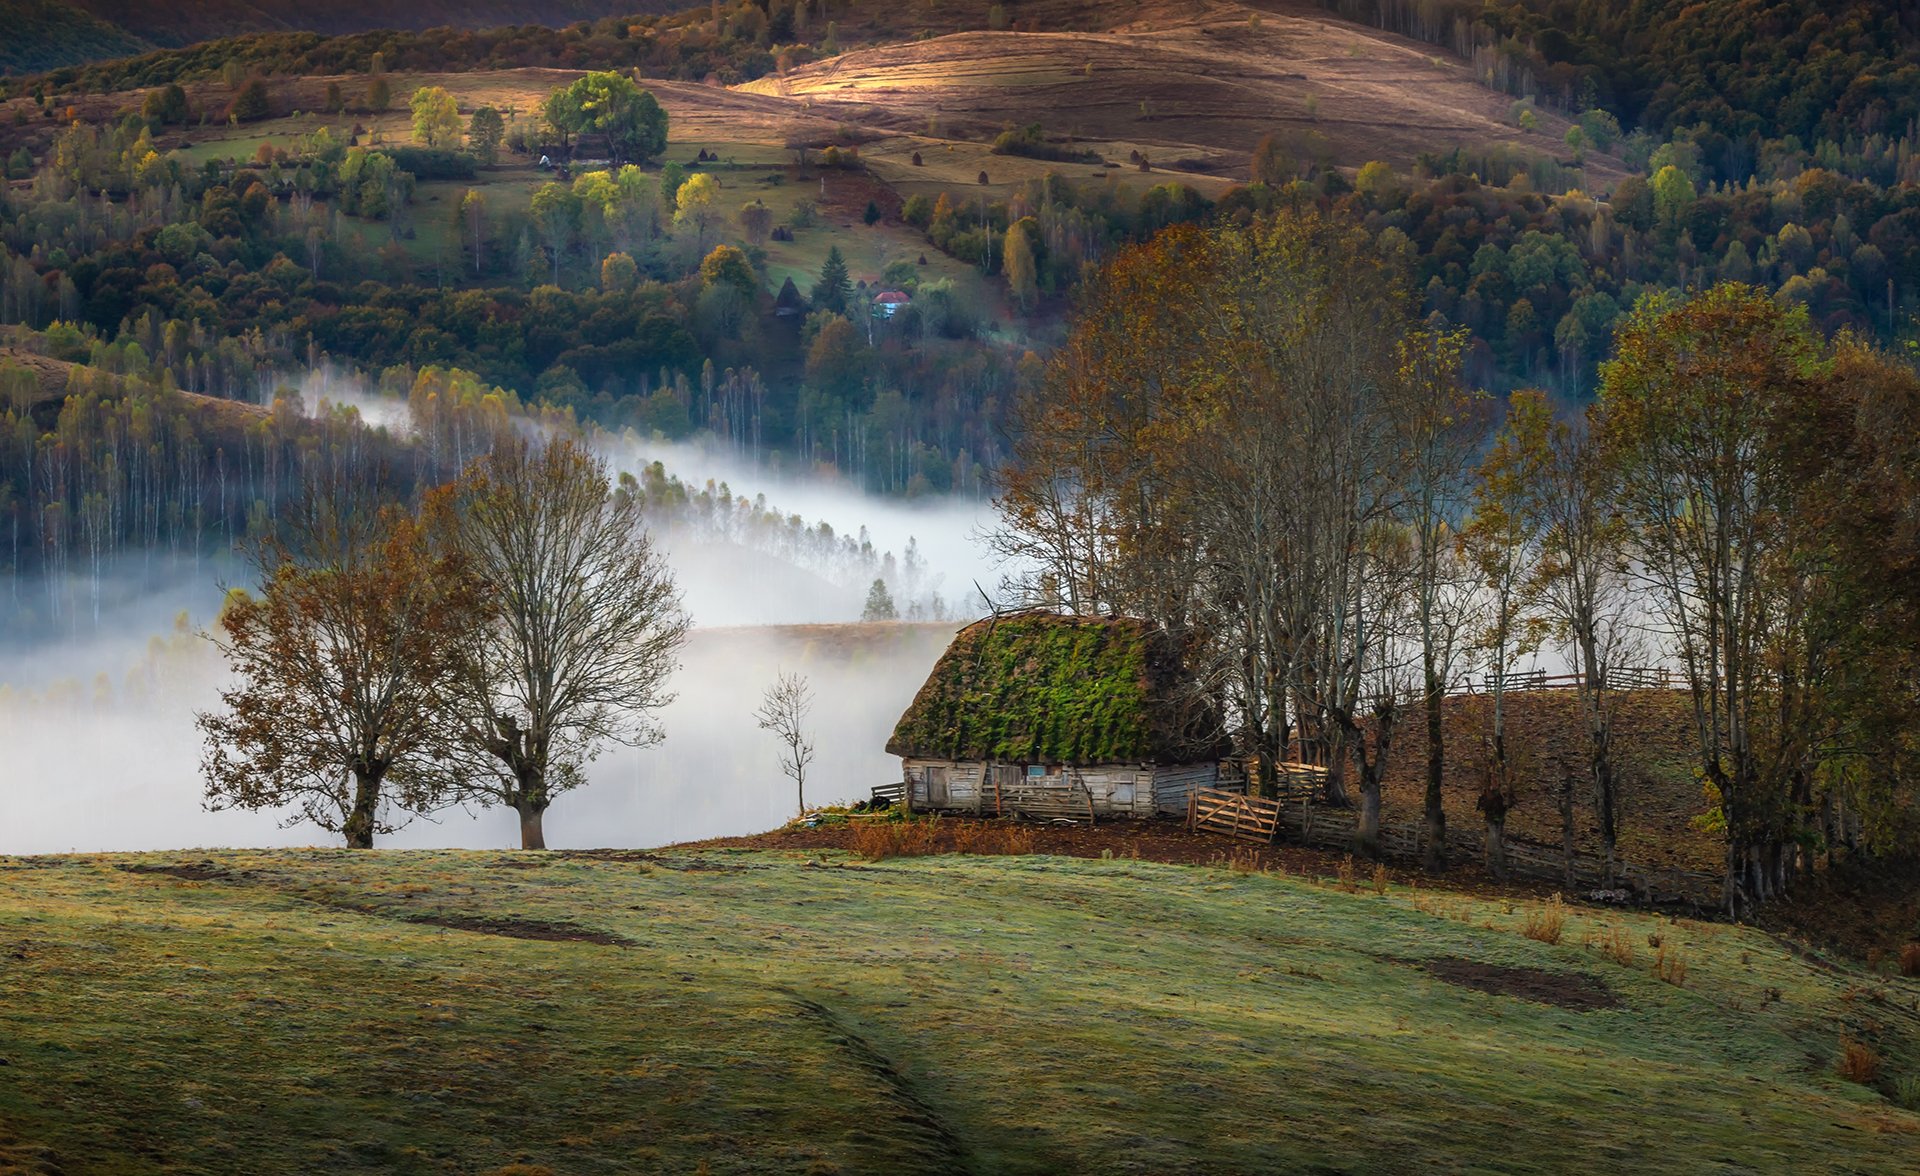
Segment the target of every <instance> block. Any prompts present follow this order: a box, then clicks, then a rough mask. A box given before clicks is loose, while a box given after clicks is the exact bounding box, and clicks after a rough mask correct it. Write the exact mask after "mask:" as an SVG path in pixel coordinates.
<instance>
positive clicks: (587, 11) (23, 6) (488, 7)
mask: <svg viewBox="0 0 1920 1176" xmlns="http://www.w3.org/2000/svg"><path fill="white" fill-rule="evenodd" d="M677 7H680V5H679V4H678V3H677V2H676V0H416V2H415V3H411V4H389V3H382V2H380V0H332V2H330V3H324V4H308V3H299V2H298V0H204V2H202V0H159V2H147V0H0V27H4V28H5V29H6V30H7V35H6V36H5V37H4V38H0V70H6V71H10V72H14V73H28V72H35V71H39V70H48V69H58V68H60V67H61V66H67V65H78V64H81V63H84V62H89V61H101V60H105V59H108V58H114V57H125V56H129V55H132V54H135V53H140V52H143V51H146V50H150V49H159V48H174V47H178V46H182V45H192V44H196V43H198V42H201V41H210V40H214V39H216V38H220V37H231V36H236V35H239V34H245V33H264V32H313V33H324V34H327V35H337V34H344V33H358V32H365V31H368V30H371V29H430V28H440V27H453V28H466V29H480V28H494V27H497V26H502V25H528V24H532V25H549V26H556V27H557V26H560V25H567V24H572V23H574V22H576V21H583V20H596V19H599V18H601V17H607V16H620V15H626V14H630V13H636V12H665V11H669V10H671V9H674V8H677Z"/></svg>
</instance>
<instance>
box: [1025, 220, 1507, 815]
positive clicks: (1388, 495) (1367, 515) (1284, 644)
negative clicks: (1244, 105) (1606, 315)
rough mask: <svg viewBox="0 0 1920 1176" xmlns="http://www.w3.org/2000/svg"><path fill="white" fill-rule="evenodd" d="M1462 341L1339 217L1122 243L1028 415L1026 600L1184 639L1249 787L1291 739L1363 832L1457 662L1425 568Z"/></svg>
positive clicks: (1463, 449)
mask: <svg viewBox="0 0 1920 1176" xmlns="http://www.w3.org/2000/svg"><path fill="white" fill-rule="evenodd" d="M1459 346H1460V340H1459V337H1458V336H1457V335H1456V334H1453V333H1451V332H1446V331H1436V330H1430V329H1428V328H1427V327H1426V326H1425V325H1424V324H1422V323H1421V322H1420V321H1419V320H1417V319H1415V318H1414V317H1413V314H1412V305H1411V300H1410V298H1409V296H1408V293H1407V288H1406V283H1405V275H1404V274H1403V273H1402V272H1401V270H1400V269H1399V267H1398V265H1397V263H1396V262H1395V261H1394V260H1393V259H1391V258H1389V257H1386V256H1384V255H1382V253H1381V252H1380V250H1379V249H1378V248H1376V246H1375V244H1374V241H1373V239H1372V238H1371V237H1370V236H1369V235H1368V234H1367V233H1366V232H1365V231H1364V230H1363V229H1361V228H1359V227H1358V226H1357V225H1353V224H1351V223H1348V222H1345V221H1343V220H1340V219H1337V218H1328V217H1323V216H1320V215H1318V214H1316V213H1313V212H1301V213H1286V214H1282V215H1280V216H1277V217H1275V218H1272V219H1270V220H1264V221H1259V222H1256V223H1255V224H1253V225H1251V226H1247V227H1232V226H1228V227H1221V228H1217V229H1213V230H1202V229H1198V228H1193V227H1176V228H1172V229H1169V230H1167V231H1166V232H1163V233H1161V234H1159V235H1158V236H1156V237H1155V238H1154V239H1153V240H1152V241H1150V242H1148V243H1147V244H1145V245H1143V246H1140V247H1138V248H1135V249H1131V250H1128V251H1126V252H1125V253H1123V254H1121V255H1120V256H1119V257H1117V258H1116V259H1115V260H1114V262H1113V263H1112V264H1111V265H1110V266H1108V268H1107V269H1106V270H1105V271H1104V272H1103V273H1102V274H1101V275H1100V276H1099V277H1098V279H1097V280H1096V281H1095V282H1094V283H1093V286H1092V288H1091V289H1090V290H1089V291H1088V293H1087V295H1086V296H1085V298H1084V299H1083V302H1082V307H1081V310H1080V313H1079V316H1078V318H1077V321H1076V324H1075V327H1074V330H1073V333H1072V334H1071V336H1070V337H1069V339H1068V341H1067V343H1066V345H1065V346H1064V347H1063V348H1062V349H1061V350H1060V351H1059V352H1058V353H1057V355H1056V357H1055V359H1054V361H1053V363H1052V365H1051V366H1050V368H1049V370H1048V376H1047V378H1046V380H1045V383H1044V387H1043V388H1042V389H1041V390H1040V391H1039V393H1038V394H1037V395H1034V396H1031V397H1028V398H1026V399H1025V400H1024V402H1023V403H1022V404H1020V405H1019V406H1018V409H1017V427H1016V429H1015V430H1014V433H1013V435H1014V448H1013V454H1012V462H1011V464H1010V469H1009V471H1008V473H1007V474H1006V476H1005V478H1004V481H1003V483H1002V489H1001V493H1000V496H999V499H998V506H999V510H1000V516H1001V526H1000V527H999V529H998V530H997V532H996V534H995V536H994V539H995V543H996V546H997V547H998V549H999V550H1000V551H1001V552H1002V553H1003V554H1004V555H1006V556H1008V557H1010V561H1011V562H1013V563H1014V564H1015V565H1016V566H1020V567H1024V568H1029V569H1032V574H1031V576H1030V577H1028V578H1027V579H1026V580H1025V581H1023V582H1021V583H1019V584H1016V585H1014V587H1015V588H1016V589H1017V590H1019V591H1021V592H1023V593H1025V594H1027V595H1029V596H1030V597H1032V598H1037V599H1058V600H1060V601H1061V602H1062V603H1063V604H1064V605H1065V606H1066V607H1068V608H1070V609H1071V610H1073V611H1076V612H1081V613H1099V612H1107V611H1119V612H1126V613H1130V614H1134V615H1138V616H1144V617H1147V618H1150V619H1152V620H1155V621H1157V622H1159V623H1160V624H1162V625H1164V626H1166V627H1167V628H1168V629H1170V630H1172V631H1174V632H1177V633H1180V634H1182V635H1184V636H1185V637H1187V638H1188V640H1189V642H1190V644H1191V645H1192V647H1193V649H1194V650H1195V653H1196V656H1197V657H1198V659H1199V661H1200V662H1201V664H1202V666H1203V667H1204V670H1205V672H1204V674H1203V680H1204V683H1205V688H1206V689H1210V690H1214V691H1216V692H1217V693H1218V694H1219V695H1220V696H1221V697H1224V698H1226V699H1228V700H1229V701H1230V702H1231V703H1232V705H1233V707H1234V709H1235V711H1236V712H1237V717H1238V719H1239V728H1240V732H1241V740H1242V744H1243V746H1244V748H1245V749H1246V750H1247V751H1248V752H1249V753H1250V754H1251V755H1252V756H1253V757H1254V760H1255V763H1256V765H1257V766H1258V768H1259V770H1260V775H1261V785H1262V788H1263V790H1266V791H1271V789H1272V788H1273V785H1274V770H1273V765H1274V764H1276V763H1277V762H1279V761H1280V760H1283V759H1286V758H1289V755H1290V746H1291V744H1292V743H1293V742H1294V740H1295V739H1296V738H1299V739H1300V740H1301V741H1302V743H1303V744H1304V745H1305V746H1307V747H1311V748H1312V749H1313V750H1314V754H1317V755H1321V756H1324V758H1325V761H1326V762H1327V764H1328V765H1329V767H1330V768H1331V769H1332V771H1331V773H1330V777H1329V784H1328V790H1329V793H1330V795H1329V798H1328V799H1330V800H1333V801H1335V802H1339V803H1344V802H1345V800H1346V793H1345V784H1344V780H1345V777H1346V770H1347V768H1348V766H1349V765H1350V763H1351V765H1353V766H1355V767H1357V768H1358V770H1359V773H1360V777H1361V793H1362V820H1361V829H1362V839H1363V841H1371V840H1377V831H1378V825H1379V811H1380V804H1379V789H1380V784H1381V782H1382V775H1383V771H1384V762H1385V757H1386V754H1387V752H1388V750H1389V749H1390V747H1391V741H1392V733H1393V729H1394V725H1395V722H1396V716H1397V712H1398V708H1399V705H1400V703H1401V702H1402V701H1403V700H1405V699H1406V698H1408V697H1409V696H1410V695H1411V693H1412V691H1413V689H1415V687H1414V684H1413V682H1412V676H1413V675H1414V674H1415V673H1416V672H1418V673H1419V674H1421V675H1422V676H1423V677H1424V678H1425V679H1427V680H1437V679H1438V678H1440V677H1442V676H1444V674H1445V672H1446V671H1447V669H1448V665H1449V664H1450V663H1451V662H1452V661H1453V660H1454V658H1453V657H1452V655H1451V654H1450V653H1443V651H1441V650H1440V649H1439V647H1438V644H1437V643H1438V642H1440V641H1441V640H1442V639H1443V637H1444V634H1443V629H1444V628H1445V625H1444V624H1443V618H1442V617H1441V608H1440V605H1441V603H1442V602H1441V597H1442V595H1453V594H1451V593H1446V594H1443V593H1442V592H1440V591H1439V588H1438V585H1439V581H1438V580H1437V579H1436V578H1435V576H1437V574H1438V572H1439V571H1440V569H1441V568H1442V567H1443V566H1444V565H1447V564H1449V563H1450V562H1451V556H1450V555H1449V554H1448V546H1449V545H1450V543H1451V538H1450V534H1451V528H1452V525H1453V515H1454V514H1456V513H1459V512H1462V511H1463V510H1464V494H1463V491H1462V482H1463V479H1462V472H1463V471H1462V468H1461V464H1462V463H1463V462H1464V461H1465V460H1466V458H1467V456H1468V455H1469V454H1470V452H1471V444H1470V438H1469V437H1467V431H1468V430H1469V429H1470V427H1471V424H1472V420H1473V413H1472V411H1471V405H1470V404H1469V403H1468V401H1469V400H1470V397H1468V396H1467V395H1466V393H1465V392H1464V391H1463V390H1462V389H1461V388H1460V384H1459V379H1458V373H1459V364H1458V356H1459ZM1448 623H1450V622H1448ZM1423 637H1428V638H1431V639H1432V640H1433V641H1434V642H1435V643H1436V644H1435V645H1434V646H1432V647H1430V648H1431V649H1432V652H1433V653H1434V657H1433V658H1432V660H1431V661H1429V660H1428V659H1427V658H1425V657H1423V656H1422V654H1421V647H1422V638H1423Z"/></svg>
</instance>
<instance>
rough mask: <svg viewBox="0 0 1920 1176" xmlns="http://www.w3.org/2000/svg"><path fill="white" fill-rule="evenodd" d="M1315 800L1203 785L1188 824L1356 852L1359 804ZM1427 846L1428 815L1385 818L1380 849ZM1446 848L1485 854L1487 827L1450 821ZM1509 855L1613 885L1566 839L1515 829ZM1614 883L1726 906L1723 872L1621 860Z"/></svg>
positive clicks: (1590, 884) (1517, 861) (1543, 870)
mask: <svg viewBox="0 0 1920 1176" xmlns="http://www.w3.org/2000/svg"><path fill="white" fill-rule="evenodd" d="M1314 799H1315V798H1314V797H1312V796H1308V797H1306V798H1303V799H1293V800H1263V799H1260V798H1258V797H1245V796H1239V795H1236V794H1234V793H1231V792H1221V791H1218V790H1215V789H1203V790H1201V791H1199V792H1196V793H1195V794H1194V796H1193V798H1192V799H1191V800H1190V801H1189V803H1188V806H1187V827H1188V828H1189V829H1195V830H1200V831H1204V832H1209V833H1219V834H1222V835H1224V836H1227V837H1233V838H1237V839H1239V840H1242V841H1257V842H1261V843H1263V844H1272V843H1274V842H1275V841H1277V840H1279V839H1280V838H1281V836H1282V835H1285V836H1286V837H1287V838H1289V839H1291V840H1295V841H1298V842H1299V843H1300V844H1302V845H1309V846H1314V847H1316V848H1320V849H1331V850H1335V851H1347V852H1350V851H1352V850H1353V849H1354V848H1355V847H1356V843H1357V841H1358V839H1359V832H1360V814H1359V813H1357V812H1355V811H1353V810H1352V809H1341V808H1330V807H1327V806H1325V805H1319V804H1315V803H1314ZM1426 846H1427V827H1426V823H1425V822H1424V821H1410V822H1386V821H1382V822H1381V823H1380V851H1381V853H1382V854H1384V855H1385V856H1387V857H1391V858H1401V859H1414V858H1419V857H1421V856H1422V855H1423V854H1424V852H1425V850H1426ZM1447 855H1448V857H1449V858H1451V859H1453V860H1454V861H1456V862H1459V861H1473V862H1479V861H1482V860H1484V858H1485V856H1486V832H1485V830H1484V828H1481V827H1478V826H1473V825H1467V826H1455V825H1449V826H1448V827H1447ZM1506 862H1507V870H1508V871H1509V872H1510V873H1512V874H1513V875H1515V876H1517V877H1522V878H1534V879H1539V880H1544V881H1548V882H1557V883H1560V884H1561V885H1564V886H1568V887H1570V888H1585V889H1587V890H1600V889H1603V888H1606V887H1608V885H1609V879H1608V877H1607V870H1606V863H1605V862H1604V861H1603V860H1602V859H1600V858H1596V857H1593V856H1591V855H1588V854H1582V853H1577V852H1576V853H1575V854H1574V855H1573V857H1572V859H1571V860H1569V858H1568V857H1567V854H1566V852H1565V850H1564V849H1563V848H1561V847H1559V846H1549V845H1543V844H1540V843H1538V842H1532V841H1526V840H1522V839H1520V838H1516V837H1511V836H1510V837H1508V838H1507V839H1506ZM1611 885H1612V887H1614V888H1616V889H1623V890H1626V891H1627V892H1629V893H1630V894H1631V895H1632V896H1633V897H1634V898H1635V899H1636V900H1638V901H1640V902H1645V903H1649V904H1662V903H1678V904H1684V905H1691V906H1694V907H1698V908H1701V909H1710V908H1713V907H1717V906H1719V905H1720V901H1721V888H1722V879H1721V878H1720V877H1719V876H1718V875H1716V874H1705V873H1700V872H1698V871H1694V870H1682V869H1678V868H1664V869H1663V868H1660V867H1654V866H1641V865H1635V864H1633V863H1631V862H1617V861H1616V862H1615V863H1614V865H1613V876H1612V879H1611Z"/></svg>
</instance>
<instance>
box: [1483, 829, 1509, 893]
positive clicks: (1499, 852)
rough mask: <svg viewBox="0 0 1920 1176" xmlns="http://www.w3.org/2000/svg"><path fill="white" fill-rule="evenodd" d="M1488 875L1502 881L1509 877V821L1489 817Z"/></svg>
mask: <svg viewBox="0 0 1920 1176" xmlns="http://www.w3.org/2000/svg"><path fill="white" fill-rule="evenodd" d="M1487 873H1489V874H1492V875H1493V876H1494V877H1495V878H1498V879H1500V880H1501V881H1503V882H1504V881H1506V877H1507V820H1506V817H1505V816H1504V815H1503V816H1502V817H1501V818H1500V819H1499V820H1495V819H1494V818H1493V817H1492V816H1491V815H1489V816H1488V817H1487Z"/></svg>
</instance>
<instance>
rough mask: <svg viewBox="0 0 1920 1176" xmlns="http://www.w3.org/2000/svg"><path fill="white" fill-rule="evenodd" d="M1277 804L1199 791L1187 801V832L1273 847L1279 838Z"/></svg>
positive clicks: (1269, 801) (1249, 797) (1207, 789)
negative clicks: (1226, 837)
mask: <svg viewBox="0 0 1920 1176" xmlns="http://www.w3.org/2000/svg"><path fill="white" fill-rule="evenodd" d="M1280 813H1281V809H1280V802H1279V801H1275V800H1261V799H1260V798H1259V797H1257V796H1241V795H1239V794H1238V793H1233V792H1222V791H1220V790H1219V789H1217V788H1202V789H1200V790H1199V791H1198V792H1195V793H1194V794H1193V796H1192V798H1191V799H1189V800H1188V801H1187V828H1189V829H1204V830H1206V831H1207V832H1209V833H1224V834H1226V835H1227V836H1228V837H1237V838H1239V839H1240V840H1242V841H1256V842H1259V843H1260V844H1262V845H1272V844H1273V843H1274V842H1275V841H1277V840H1279V837H1280V826H1281V818H1280Z"/></svg>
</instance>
